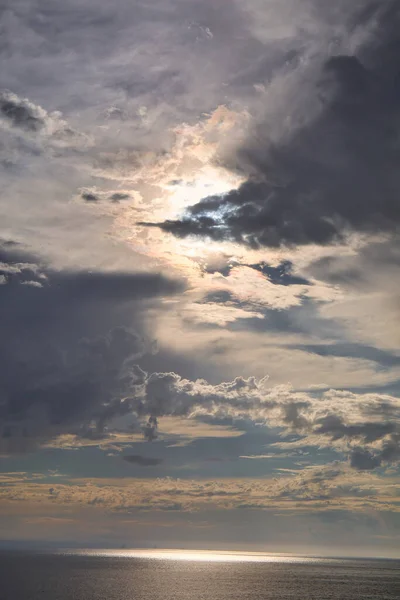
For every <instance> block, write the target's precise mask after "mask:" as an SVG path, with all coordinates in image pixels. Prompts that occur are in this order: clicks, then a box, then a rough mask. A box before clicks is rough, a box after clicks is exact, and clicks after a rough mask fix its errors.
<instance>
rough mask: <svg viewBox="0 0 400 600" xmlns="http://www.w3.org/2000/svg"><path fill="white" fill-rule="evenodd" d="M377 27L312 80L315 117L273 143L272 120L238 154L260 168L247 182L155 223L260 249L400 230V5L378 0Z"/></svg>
mask: <svg viewBox="0 0 400 600" xmlns="http://www.w3.org/2000/svg"><path fill="white" fill-rule="evenodd" d="M369 25H370V27H371V31H372V33H371V35H370V36H369V39H368V41H367V42H365V43H364V44H363V45H362V46H361V47H360V48H359V49H358V50H357V52H356V54H354V55H336V56H335V55H333V56H331V57H330V58H328V59H327V60H325V63H324V64H323V65H321V66H320V68H319V72H320V74H319V77H317V80H316V81H314V83H312V84H311V83H309V85H310V86H311V87H310V89H309V91H308V93H309V96H310V98H312V99H313V100H315V99H316V98H317V99H318V103H319V107H318V109H315V115H314V117H312V118H309V119H308V120H307V122H306V124H305V125H303V126H299V127H297V128H296V127H294V130H293V132H292V133H291V135H290V136H289V138H285V139H284V140H283V139H282V140H281V141H278V142H276V141H275V142H274V143H271V142H270V141H269V139H268V131H266V126H264V125H263V124H260V125H259V126H258V128H256V130H255V131H254V132H252V133H253V134H254V135H252V136H251V138H250V140H249V141H248V143H247V145H244V146H243V147H242V148H241V149H240V151H239V153H238V155H237V157H236V162H237V164H238V167H239V168H242V170H244V171H246V170H247V171H249V170H250V171H251V175H250V176H249V178H248V179H247V181H246V182H245V183H243V185H241V186H240V187H239V189H237V190H232V191H231V192H229V193H227V194H225V195H220V196H211V197H207V198H204V199H203V200H201V201H200V202H198V203H197V204H195V205H193V206H191V207H190V208H189V209H188V210H187V213H186V214H185V215H184V216H183V217H182V219H179V220H168V221H165V222H163V223H155V224H154V223H147V225H149V226H156V227H160V228H161V229H163V230H164V231H166V232H169V233H173V234H174V235H176V236H178V237H186V236H191V235H193V236H201V237H208V238H210V239H213V240H216V241H220V240H232V241H234V242H239V243H242V244H246V245H249V246H251V247H254V248H258V247H262V246H270V247H276V246H281V245H288V246H291V245H303V244H322V245H323V244H329V243H332V242H336V241H340V240H342V239H343V238H344V237H345V236H346V234H347V233H349V232H351V231H358V232H367V233H374V232H395V231H397V228H398V224H399V219H400V204H399V193H400V176H399V170H398V164H399V160H400V150H399V144H398V136H399V117H400V110H399V98H400V60H399V53H398V49H399V44H400V38H399V34H398V32H399V27H400V8H399V6H398V4H397V3H393V2H390V3H376V4H375V10H371V13H370V16H369ZM293 102H294V103H295V102H296V99H295V98H294V99H293ZM314 104H315V103H314ZM310 110H311V109H310ZM255 144H256V145H255Z"/></svg>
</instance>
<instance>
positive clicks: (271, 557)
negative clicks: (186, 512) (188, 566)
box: [63, 549, 342, 563]
mask: <svg viewBox="0 0 400 600" xmlns="http://www.w3.org/2000/svg"><path fill="white" fill-rule="evenodd" d="M63 554H77V555H81V556H108V557H118V556H120V557H125V558H129V557H130V558H147V559H153V560H184V561H195V562H240V563H242V562H266V563H268V562H271V563H281V562H283V563H323V562H324V561H328V560H329V562H332V560H335V561H337V562H340V561H341V560H342V559H331V558H330V559H327V558H315V557H310V556H297V555H294V554H293V555H289V554H279V553H276V554H275V553H274V554H270V553H262V552H235V551H223V550H220V551H211V550H167V549H165V550H162V549H157V550H147V549H132V550H109V549H104V550H91V549H88V550H71V551H63Z"/></svg>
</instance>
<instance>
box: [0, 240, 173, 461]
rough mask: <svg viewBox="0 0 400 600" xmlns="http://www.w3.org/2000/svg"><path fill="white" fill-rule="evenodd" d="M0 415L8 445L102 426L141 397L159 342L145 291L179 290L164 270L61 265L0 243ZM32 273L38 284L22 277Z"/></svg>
mask: <svg viewBox="0 0 400 600" xmlns="http://www.w3.org/2000/svg"><path fill="white" fill-rule="evenodd" d="M0 261H1V262H0V270H1V272H2V273H5V276H6V280H5V282H3V284H2V285H0V307H1V311H0V328H1V332H2V335H1V339H0V398H1V402H0V425H1V432H2V440H1V442H0V446H1V447H2V449H3V450H5V451H13V450H21V449H24V448H29V447H32V446H34V445H35V443H36V442H37V441H41V440H43V439H48V438H49V437H52V436H54V435H57V434H59V433H65V432H76V433H80V434H81V435H84V436H93V435H94V436H97V437H98V438H99V439H100V438H101V436H102V435H103V434H104V432H105V428H106V425H107V423H108V421H109V420H110V419H112V418H114V417H116V416H120V415H123V414H126V413H127V412H130V411H131V410H132V406H136V405H137V404H138V400H137V399H135V393H136V392H137V391H138V389H139V388H140V386H142V385H143V382H144V373H143V372H142V371H141V369H140V367H138V366H137V365H135V364H134V363H135V361H136V359H138V358H139V357H140V356H142V355H143V354H145V353H146V352H153V351H154V345H153V343H152V342H151V341H150V340H148V339H147V337H146V332H145V331H144V330H143V324H142V323H141V321H142V318H141V316H142V315H143V314H144V312H143V311H144V310H145V306H144V304H143V301H144V300H146V302H151V301H152V300H154V301H156V300H157V298H160V297H162V296H164V295H170V294H174V293H177V292H179V291H180V290H181V289H182V284H181V283H180V282H178V281H175V280H172V279H168V278H166V277H164V276H162V275H159V274H150V273H147V274H142V273H136V274H135V273H133V274H130V273H115V272H113V273H105V272H96V273H83V272H81V273H79V272H78V273H74V272H57V271H55V270H53V269H49V268H48V267H47V268H46V266H43V265H40V261H39V260H38V259H37V258H35V257H32V256H30V255H28V254H26V253H24V252H22V251H21V250H19V249H18V247H11V248H8V247H7V248H4V246H3V248H1V249H0ZM26 283H31V284H32V283H35V284H37V285H26Z"/></svg>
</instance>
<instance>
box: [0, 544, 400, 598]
mask: <svg viewBox="0 0 400 600" xmlns="http://www.w3.org/2000/svg"><path fill="white" fill-rule="evenodd" d="M0 598H1V600H39V599H40V600H67V599H68V600H180V599H187V600H234V599H235V598H238V599H240V600H262V599H268V600H269V599H271V600H272V599H274V600H283V599H285V600H286V599H288V600H289V599H290V600H399V599H400V561H397V560H365V559H360V560H354V559H309V558H301V557H279V556H277V557H273V556H266V557H264V558H263V557H259V556H258V557H257V556H252V555H245V556H242V557H241V556H239V555H235V556H231V555H229V554H228V555H216V554H213V555H210V557H208V556H207V555H205V554H199V555H186V554H184V553H181V554H179V553H176V554H175V555H174V554H171V555H168V556H167V555H163V554H162V553H158V554H157V553H156V554H155V555H152V554H151V553H147V554H146V553H144V554H142V555H140V554H136V555H130V554H129V553H119V554H118V553H109V552H100V553H93V552H88V553H76V552H70V553H54V554H50V553H24V552H16V551H11V552H6V551H1V552H0Z"/></svg>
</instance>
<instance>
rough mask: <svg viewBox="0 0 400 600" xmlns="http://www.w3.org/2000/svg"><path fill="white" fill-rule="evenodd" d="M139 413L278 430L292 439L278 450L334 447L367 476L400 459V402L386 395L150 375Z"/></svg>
mask: <svg viewBox="0 0 400 600" xmlns="http://www.w3.org/2000/svg"><path fill="white" fill-rule="evenodd" d="M141 410H142V413H143V414H149V415H151V417H152V418H157V419H158V420H160V419H161V418H162V417H163V416H164V415H168V416H180V417H186V418H195V419H200V420H201V419H202V418H211V419H217V420H218V419H230V420H233V422H235V421H238V422H240V421H251V422H253V423H256V424H258V425H263V426H268V427H278V428H280V429H281V430H282V433H281V435H282V436H283V438H285V437H289V438H291V440H290V441H289V442H286V443H283V444H278V445H281V446H282V445H283V446H284V447H290V445H291V444H293V447H297V446H299V445H302V446H307V445H308V446H320V447H321V446H325V447H331V448H333V449H336V450H337V451H339V452H341V453H344V454H345V455H346V454H349V456H350V464H351V465H352V466H354V467H356V468H359V469H363V470H365V469H367V468H371V469H373V468H375V467H378V466H380V465H381V464H383V463H385V464H387V463H391V462H395V461H397V460H398V458H399V457H400V450H399V447H400V446H399V442H400V401H399V399H398V398H397V397H393V396H388V395H383V394H354V393H351V392H346V391H340V390H330V391H328V392H323V393H317V392H314V393H305V392H297V391H295V390H293V389H292V388H291V387H290V386H275V387H268V385H267V379H266V378H265V379H264V380H261V381H257V380H256V379H255V378H248V379H244V378H241V377H237V378H236V379H235V380H233V381H231V382H225V383H221V384H219V385H211V384H209V383H208V382H206V381H204V380H197V381H190V380H187V379H182V378H181V377H179V376H178V375H177V374H175V373H152V374H151V375H149V377H148V378H147V380H146V383H145V389H144V393H143V403H142V405H141ZM293 434H294V435H295V437H294V438H293Z"/></svg>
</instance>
